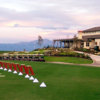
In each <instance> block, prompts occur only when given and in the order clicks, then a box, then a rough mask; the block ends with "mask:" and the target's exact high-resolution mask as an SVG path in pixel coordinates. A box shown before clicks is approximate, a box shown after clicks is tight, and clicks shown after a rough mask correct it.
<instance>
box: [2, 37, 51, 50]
mask: <svg viewBox="0 0 100 100" xmlns="http://www.w3.org/2000/svg"><path fill="white" fill-rule="evenodd" d="M48 45H49V46H52V41H51V40H48V39H44V40H43V44H42V45H41V46H40V45H38V40H35V41H32V42H21V43H14V44H0V51H14V50H15V51H23V50H24V49H25V50H27V51H32V50H34V49H37V48H43V47H46V46H48Z"/></svg>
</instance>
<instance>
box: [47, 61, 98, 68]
mask: <svg viewBox="0 0 100 100" xmlns="http://www.w3.org/2000/svg"><path fill="white" fill-rule="evenodd" d="M46 63H53V64H65V65H78V66H90V67H100V64H95V63H92V64H74V63H65V62H46Z"/></svg>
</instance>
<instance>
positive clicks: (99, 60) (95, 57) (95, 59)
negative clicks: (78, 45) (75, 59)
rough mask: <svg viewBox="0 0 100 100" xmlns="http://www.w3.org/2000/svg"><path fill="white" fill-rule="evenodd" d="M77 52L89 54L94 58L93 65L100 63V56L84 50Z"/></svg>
mask: <svg viewBox="0 0 100 100" xmlns="http://www.w3.org/2000/svg"><path fill="white" fill-rule="evenodd" d="M75 52H78V53H83V54H87V55H89V56H90V58H91V59H92V60H93V65H100V56H98V55H93V54H89V53H84V52H80V51H75Z"/></svg>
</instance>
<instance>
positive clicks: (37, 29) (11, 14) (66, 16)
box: [0, 0, 100, 43]
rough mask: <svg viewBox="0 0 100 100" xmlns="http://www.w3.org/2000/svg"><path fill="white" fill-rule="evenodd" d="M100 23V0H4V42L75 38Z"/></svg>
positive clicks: (0, 8) (0, 35)
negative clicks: (82, 31) (81, 31)
mask: <svg viewBox="0 0 100 100" xmlns="http://www.w3.org/2000/svg"><path fill="white" fill-rule="evenodd" d="M97 26H100V0H0V43H17V42H29V41H33V40H36V39H38V36H39V35H40V36H42V38H43V39H50V40H53V39H63V38H64V39H65V38H72V37H73V36H74V35H75V34H77V32H78V31H79V30H84V29H88V28H91V27H97Z"/></svg>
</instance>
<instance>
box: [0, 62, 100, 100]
mask: <svg viewBox="0 0 100 100" xmlns="http://www.w3.org/2000/svg"><path fill="white" fill-rule="evenodd" d="M15 62H17V63H20V64H23V63H24V64H26V65H32V67H33V69H34V72H35V77H37V78H38V79H39V83H38V84H33V83H32V81H29V80H28V79H25V78H24V76H18V75H14V74H13V73H8V72H4V71H1V70H0V73H2V74H3V75H5V76H6V77H4V78H3V77H2V78H1V77H0V100H100V68H95V67H85V66H74V65H63V64H62V65H61V64H60V65H59V64H50V63H40V62H23V61H20V62H19V61H15ZM42 81H44V82H45V83H46V84H47V88H40V87H39V85H40V83H41V82H42Z"/></svg>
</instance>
